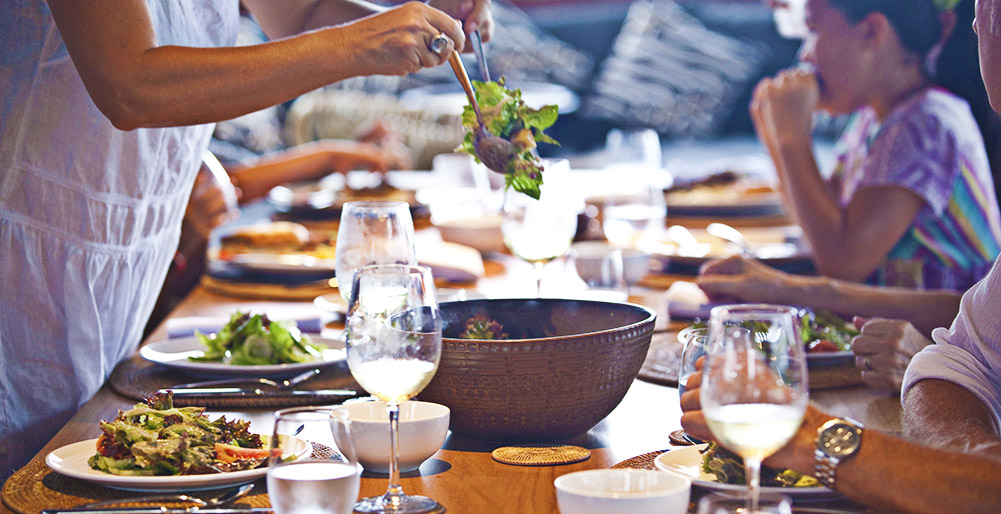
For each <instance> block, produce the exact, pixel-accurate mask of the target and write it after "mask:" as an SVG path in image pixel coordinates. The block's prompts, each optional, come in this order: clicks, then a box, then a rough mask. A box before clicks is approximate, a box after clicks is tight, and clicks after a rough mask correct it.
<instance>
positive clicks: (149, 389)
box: [108, 355, 365, 409]
mask: <svg viewBox="0 0 1001 514" xmlns="http://www.w3.org/2000/svg"><path fill="white" fill-rule="evenodd" d="M321 369H322V370H323V371H322V372H321V373H320V375H319V376H318V377H316V378H313V379H310V380H309V381H308V382H306V383H305V384H303V385H301V386H300V387H298V388H297V389H298V390H303V391H306V390H315V389H353V390H355V391H357V392H358V394H359V396H364V395H365V390H364V389H362V387H361V386H360V385H358V383H357V382H355V380H354V379H353V378H352V377H351V373H350V372H349V371H348V369H347V364H345V363H338V364H334V365H330V366H324V367H323V368H321ZM201 380H205V379H203V378H197V377H192V376H188V375H185V374H183V373H179V372H177V371H172V370H170V369H168V368H165V367H163V366H159V365H157V364H154V363H152V362H149V361H147V360H145V359H143V358H142V357H140V356H139V355H133V356H132V357H131V358H129V359H128V360H125V361H123V362H122V363H120V364H119V365H118V366H117V367H115V370H114V371H113V372H112V373H111V378H109V379H108V383H109V385H110V386H111V388H112V389H114V390H115V392H117V393H118V394H121V395H123V396H127V397H129V398H132V399H135V400H139V401H141V400H143V399H144V398H146V397H148V396H150V395H151V394H153V393H154V392H156V390H157V389H161V388H166V387H170V386H172V385H176V384H182V383H187V382H195V381H201ZM315 403H316V400H315V399H310V398H309V397H303V398H290V397H288V396H281V397H270V398H269V397H257V396H253V397H247V398H211V397H200V398H190V399H189V398H174V404H175V405H177V406H179V407H181V406H189V405H196V406H200V407H210V408H216V409H261V408H282V407H294V406H300V405H310V404H315Z"/></svg>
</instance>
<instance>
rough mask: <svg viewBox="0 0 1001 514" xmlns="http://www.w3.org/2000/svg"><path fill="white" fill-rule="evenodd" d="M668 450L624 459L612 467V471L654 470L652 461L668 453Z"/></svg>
mask: <svg viewBox="0 0 1001 514" xmlns="http://www.w3.org/2000/svg"><path fill="white" fill-rule="evenodd" d="M668 451H670V450H657V451H655V452H650V453H644V454H643V455H637V456H635V457H633V458H631V459H626V460H624V461H622V462H620V463H618V464H616V465H614V466H612V469H622V468H629V469H656V468H654V465H653V461H654V460H656V459H657V457H658V456H660V454H662V453H664V452H668Z"/></svg>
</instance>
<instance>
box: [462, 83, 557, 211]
mask: <svg viewBox="0 0 1001 514" xmlns="http://www.w3.org/2000/svg"><path fill="white" fill-rule="evenodd" d="M473 89H475V90H476V101H477V103H479V105H480V111H481V112H480V113H481V114H482V115H483V123H484V124H485V125H486V129H487V131H489V132H490V133H491V134H493V135H495V136H499V137H502V138H504V139H507V140H508V141H510V142H512V143H513V144H514V145H515V147H517V149H518V152H517V153H516V154H514V155H512V156H511V158H510V159H509V160H508V163H507V168H506V169H504V170H494V171H499V172H504V173H505V176H504V177H505V178H504V181H505V184H506V185H507V187H513V188H514V190H515V191H518V192H520V193H524V194H526V195H528V196H531V197H532V198H535V199H538V198H539V195H540V194H541V192H540V189H539V187H540V186H541V185H542V172H543V167H542V163H541V162H539V158H538V157H537V156H536V155H535V153H534V152H533V150H535V147H536V143H548V144H553V145H559V143H558V142H556V140H555V139H553V138H551V137H549V136H548V135H546V134H545V133H544V132H543V131H544V130H546V129H547V128H549V127H551V126H552V125H553V123H556V117H557V115H558V111H559V109H558V107H557V106H555V105H546V106H543V107H542V108H541V109H533V108H531V107H529V106H527V105H525V102H524V101H523V100H522V99H521V90H520V89H515V90H510V89H507V88H506V87H504V78H503V77H501V78H500V80H498V81H496V82H492V81H491V82H481V81H478V80H474V81H473ZM478 125H479V124H478V123H477V121H476V114H475V112H474V111H473V107H472V106H471V105H468V104H467V105H466V106H465V107H464V108H463V111H462V126H464V127H466V128H467V129H468V130H469V131H468V132H467V133H466V137H465V139H464V140H463V142H462V145H461V146H460V147H459V148H458V150H459V151H462V152H465V153H468V154H470V155H472V156H473V157H475V158H476V162H480V160H479V158H478V157H476V147H475V142H476V129H477V127H478Z"/></svg>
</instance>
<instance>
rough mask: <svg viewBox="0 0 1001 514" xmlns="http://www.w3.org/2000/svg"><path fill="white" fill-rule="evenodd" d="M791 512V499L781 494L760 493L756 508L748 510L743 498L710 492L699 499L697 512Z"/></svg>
mask: <svg viewBox="0 0 1001 514" xmlns="http://www.w3.org/2000/svg"><path fill="white" fill-rule="evenodd" d="M737 513H739V514H792V501H791V500H790V499H789V497H788V496H784V495H781V494H762V495H761V496H760V497H759V499H758V509H757V510H755V511H753V512H752V511H748V510H747V509H746V508H745V506H744V500H743V499H741V498H737V497H733V496H724V495H720V494H711V495H708V496H703V497H702V499H701V500H699V510H698V514H737Z"/></svg>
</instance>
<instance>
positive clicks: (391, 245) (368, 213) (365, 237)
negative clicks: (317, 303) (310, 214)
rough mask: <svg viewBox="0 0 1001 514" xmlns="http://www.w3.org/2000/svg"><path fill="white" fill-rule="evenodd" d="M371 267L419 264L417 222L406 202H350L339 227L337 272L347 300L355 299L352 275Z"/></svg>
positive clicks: (339, 286) (340, 289) (344, 209)
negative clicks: (356, 271) (416, 238)
mask: <svg viewBox="0 0 1001 514" xmlns="http://www.w3.org/2000/svg"><path fill="white" fill-rule="evenodd" d="M368 264H417V254H416V253H415V251H414V221H413V219H412V218H411V217H410V206H409V205H407V203H406V202H389V201H358V202H346V203H345V204H344V207H343V208H342V209H341V223H340V225H339V226H338V227H337V252H336V253H335V255H334V273H335V275H336V277H337V289H338V290H339V291H340V293H341V297H342V298H344V301H348V299H349V298H350V297H351V287H352V286H351V285H352V284H353V280H352V276H353V275H354V272H355V270H356V269H358V268H359V267H361V266H365V265H368Z"/></svg>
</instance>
